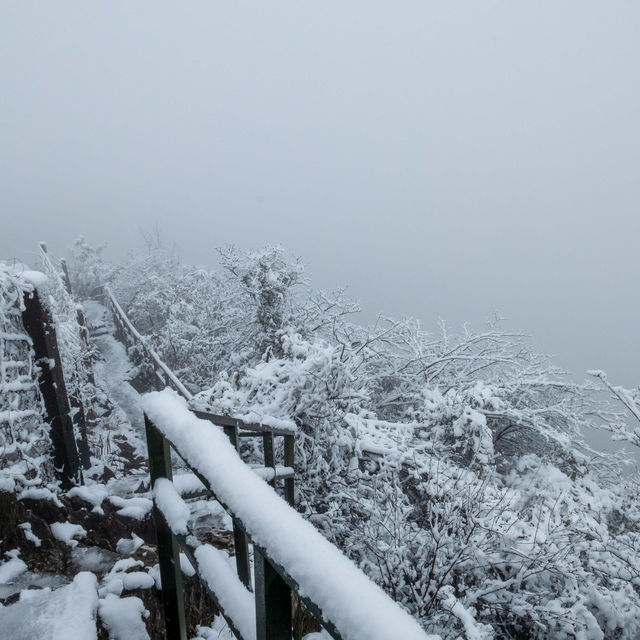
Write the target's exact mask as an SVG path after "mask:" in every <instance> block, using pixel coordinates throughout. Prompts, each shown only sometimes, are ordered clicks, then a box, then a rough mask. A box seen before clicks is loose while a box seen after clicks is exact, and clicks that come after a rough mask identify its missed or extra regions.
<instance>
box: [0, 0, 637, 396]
mask: <svg viewBox="0 0 640 640" xmlns="http://www.w3.org/2000/svg"><path fill="white" fill-rule="evenodd" d="M639 33H640V3H638V2H636V1H629V2H622V1H620V2H616V1H612V2H604V1H600V2H594V1H581V2H577V1H576V2H555V1H554V2H552V1H548V2H496V1H482V2H480V1H477V2H426V1H424V0H422V1H420V2H402V1H397V0H394V1H391V0H387V2H376V1H372V0H367V1H366V2H365V1H360V0H357V1H356V0H348V1H344V0H342V1H340V2H337V1H327V0H323V1H322V2H319V1H316V2H310V1H304V2H302V1H300V0H297V1H293V0H292V1H291V2H280V1H272V0H268V1H266V2H265V1H264V0H263V1H261V2H235V1H234V2H212V1H207V2H165V1H157V0H156V1H154V2H115V1H110V2H86V0H82V1H78V2H62V1H56V2H31V1H27V0H17V1H10V0H3V2H2V3H0V220H1V223H0V258H4V259H8V258H14V257H16V258H21V259H26V260H28V259H30V258H31V257H32V256H33V254H34V253H35V248H36V243H37V241H38V240H41V239H44V240H47V241H48V242H49V245H50V247H51V250H52V251H53V252H54V253H56V254H58V255H64V253H65V252H66V250H67V247H68V246H69V245H70V244H71V242H72V241H73V239H74V238H75V237H76V236H77V235H79V234H81V233H82V234H84V235H85V236H86V238H87V240H88V241H89V242H90V243H93V244H100V243H102V242H106V243H108V245H109V247H110V249H109V250H110V251H111V254H112V255H119V254H121V253H122V252H124V251H128V250H131V249H134V248H136V247H140V246H141V235H140V230H146V231H148V230H150V229H151V228H152V227H153V226H154V225H155V224H156V223H158V224H159V226H160V229H161V231H162V234H163V236H164V238H165V239H166V241H167V242H169V243H172V242H175V243H177V245H178V246H179V247H180V251H181V255H182V258H183V259H184V260H185V261H188V262H195V263H199V264H209V265H213V264H214V263H215V259H216V258H215V252H214V247H216V246H219V245H222V244H226V243H229V242H233V243H237V244H238V245H240V246H242V247H255V246H259V245H263V244H265V243H280V244H282V245H284V246H285V247H286V248H287V249H289V250H290V251H291V252H293V253H294V254H296V255H299V256H301V257H302V258H303V260H304V261H305V262H306V264H307V265H308V273H309V275H310V277H311V280H312V283H313V284H314V285H315V286H318V287H327V288H330V287H335V286H339V285H343V284H347V285H349V288H350V292H351V294H352V295H353V296H355V297H357V298H360V300H361V302H362V306H363V307H364V309H365V310H366V311H367V313H368V314H370V315H371V316H373V315H374V314H375V313H377V312H378V311H384V312H386V313H389V314H393V315H396V316H403V315H411V316H416V317H419V318H421V319H422V320H423V321H424V322H425V324H426V326H427V327H435V324H436V321H437V319H438V318H439V317H442V318H444V319H445V320H446V321H447V322H448V323H449V324H450V325H451V326H453V327H458V326H460V324H461V323H462V322H464V321H469V322H470V323H472V325H474V326H479V325H481V324H482V323H483V321H484V319H485V318H487V317H488V316H491V315H492V314H493V312H494V310H499V311H501V312H502V313H503V314H504V315H506V316H507V317H508V318H509V323H508V326H509V328H517V329H522V330H525V331H527V332H530V333H531V334H533V336H534V343H535V345H536V346H537V347H538V348H539V349H540V350H543V351H547V352H552V353H555V354H557V362H558V363H560V364H561V365H563V366H564V367H566V368H567V369H569V370H571V371H573V372H575V373H576V374H577V375H578V376H582V375H583V374H584V371H585V370H586V369H589V368H602V369H605V370H607V371H608V373H609V375H610V378H611V379H612V380H614V381H615V382H619V383H623V384H627V385H637V384H638V383H640V372H639V368H638V361H639V356H640V341H639V336H640V302H639V298H638V266H639V262H640V257H639V256H640V251H639V238H640V233H639V232H640V216H639V213H640V212H639V207H638V203H639V201H640V199H639V196H640V179H639V166H640V125H639V114H640V88H639V78H640V73H639V72H638V62H639V61H640V38H639V36H638V34H639Z"/></svg>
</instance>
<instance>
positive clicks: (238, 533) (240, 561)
mask: <svg viewBox="0 0 640 640" xmlns="http://www.w3.org/2000/svg"><path fill="white" fill-rule="evenodd" d="M223 429H224V432H225V434H226V436H227V438H229V441H230V442H231V444H232V445H233V446H234V447H235V449H236V451H238V453H239V452H240V444H239V442H240V441H239V438H238V426H237V425H235V426H226V427H223ZM233 547H234V549H235V553H236V569H237V571H238V578H240V581H241V582H242V584H243V585H244V586H245V587H247V589H249V591H251V569H250V567H249V541H248V540H247V536H246V534H245V532H244V531H243V530H242V528H241V527H240V525H239V524H238V523H237V522H236V520H235V519H233Z"/></svg>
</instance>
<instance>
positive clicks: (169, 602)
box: [144, 413, 187, 640]
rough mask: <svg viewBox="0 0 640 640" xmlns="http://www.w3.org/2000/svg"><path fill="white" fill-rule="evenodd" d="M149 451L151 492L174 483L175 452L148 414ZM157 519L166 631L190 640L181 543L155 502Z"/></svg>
mask: <svg viewBox="0 0 640 640" xmlns="http://www.w3.org/2000/svg"><path fill="white" fill-rule="evenodd" d="M144 425H145V430H146V433H147V448H148V450H149V475H150V477H151V488H152V489H153V486H154V485H155V482H156V480H157V479H158V478H168V479H169V480H172V479H173V473H172V471H171V451H170V449H169V443H168V442H167V439H166V438H165V437H164V436H163V435H162V434H161V433H160V432H159V431H158V429H157V428H156V426H155V425H154V424H153V423H152V422H151V420H149V418H148V416H147V414H146V413H145V414H144ZM153 517H154V520H155V523H156V537H157V546H158V561H159V563H160V581H161V583H162V608H163V612H164V624H165V628H166V633H167V635H166V640H187V628H186V624H185V617H184V596H183V591H182V574H181V573H180V553H179V551H178V543H177V542H176V539H175V536H174V535H173V533H172V532H171V529H170V528H169V526H168V525H167V523H166V521H165V519H164V516H163V515H162V513H161V512H160V509H158V507H157V506H156V502H155V500H154V501H153Z"/></svg>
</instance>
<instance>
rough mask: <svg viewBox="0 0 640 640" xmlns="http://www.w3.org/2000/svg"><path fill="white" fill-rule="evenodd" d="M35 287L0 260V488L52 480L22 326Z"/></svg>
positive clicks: (30, 352) (39, 401) (28, 343)
mask: <svg viewBox="0 0 640 640" xmlns="http://www.w3.org/2000/svg"><path fill="white" fill-rule="evenodd" d="M32 291H33V286H32V285H31V284H30V283H29V282H28V281H27V280H25V279H24V278H21V277H20V276H19V275H15V274H12V273H11V270H10V269H8V268H7V267H6V266H4V265H3V264H1V263H0V490H5V491H6V490H9V491H14V490H16V491H20V490H22V489H25V488H27V487H32V486H37V485H41V484H48V483H51V482H53V479H54V474H53V467H52V461H51V451H50V449H51V441H50V439H49V432H48V425H47V424H46V423H45V421H44V417H43V416H44V408H43V405H42V398H41V396H40V391H39V388H38V385H37V382H36V381H37V364H36V362H35V355H34V352H33V347H32V343H31V340H30V338H29V336H28V334H27V333H26V331H25V330H24V327H23V325H22V311H23V310H24V296H25V294H26V295H29V294H30V293H31V292H32Z"/></svg>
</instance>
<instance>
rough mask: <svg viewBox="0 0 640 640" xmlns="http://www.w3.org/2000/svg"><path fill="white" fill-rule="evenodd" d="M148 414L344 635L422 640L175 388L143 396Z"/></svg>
mask: <svg viewBox="0 0 640 640" xmlns="http://www.w3.org/2000/svg"><path fill="white" fill-rule="evenodd" d="M142 406H143V409H144V411H145V412H146V413H147V415H148V416H149V418H150V420H151V421H152V422H153V423H154V424H155V425H156V427H158V429H160V431H161V432H162V433H164V434H165V436H166V437H168V438H169V440H171V441H172V442H173V443H174V444H175V445H176V446H177V447H178V448H179V450H180V452H181V454H183V455H184V456H185V458H186V459H187V461H188V462H189V463H190V464H191V465H192V466H193V467H195V469H196V470H197V471H199V472H200V473H201V474H202V475H203V476H204V477H205V478H207V480H208V481H209V483H210V484H211V489H212V490H213V492H214V493H215V494H216V497H217V498H218V499H220V500H221V501H223V502H224V503H226V504H227V505H228V507H229V508H230V509H231V510H232V511H233V512H234V514H235V515H236V516H237V517H238V518H239V519H240V520H241V521H242V522H243V523H244V526H245V527H246V529H247V532H248V534H249V535H250V536H251V538H252V540H253V541H254V542H255V543H256V544H258V545H259V546H261V547H263V548H264V549H266V550H267V551H268V554H269V556H270V557H271V558H272V559H273V560H274V561H275V562H277V563H278V564H280V565H281V566H282V567H284V568H285V569H286V571H287V572H288V573H289V575H290V576H291V577H292V578H293V579H294V580H295V581H296V582H297V583H298V584H299V585H300V593H301V594H302V595H306V596H307V597H309V598H310V599H311V600H312V601H313V602H315V603H316V605H317V606H318V607H319V608H320V609H321V610H322V612H323V614H324V616H325V617H326V618H327V619H328V620H330V621H331V622H333V624H334V625H335V626H336V628H337V630H338V631H339V632H340V634H341V635H342V637H343V638H345V640H388V638H395V637H402V638H404V639H405V640H425V639H426V638H429V637H430V638H432V640H435V638H436V637H437V636H428V635H427V634H426V633H425V632H424V630H423V629H422V628H421V627H420V625H419V624H418V622H417V621H416V620H414V619H413V618H412V617H411V616H410V615H409V614H408V613H406V612H405V611H404V610H403V609H402V608H400V607H399V606H398V605H397V604H396V603H395V602H393V600H391V598H389V596H387V594H386V593H384V591H383V590H382V589H381V588H380V587H378V586H377V585H376V584H374V583H373V582H371V581H370V580H369V579H368V578H367V577H366V576H365V574H364V573H363V572H362V571H360V569H358V568H357V567H356V566H355V565H354V564H353V563H352V562H351V561H350V560H349V559H348V558H347V557H346V556H345V555H344V554H343V553H342V552H341V551H340V550H339V549H337V548H336V547H334V546H333V545H332V544H331V543H329V542H328V541H327V540H326V539H325V538H324V537H323V536H322V535H321V534H320V533H319V532H318V531H317V530H316V529H315V528H314V527H313V525H312V524H311V523H309V522H307V521H306V520H304V519H303V518H302V517H301V516H300V514H298V513H297V512H296V511H295V510H294V509H292V508H291V507H290V506H289V505H288V504H287V503H286V502H285V501H284V500H283V499H282V498H280V497H279V496H278V495H277V494H276V493H275V491H273V489H272V488H271V487H270V486H269V485H267V484H265V483H264V482H263V481H262V480H261V479H260V478H258V477H257V476H256V475H255V474H254V473H253V472H252V470H251V469H250V467H248V466H247V465H246V464H245V463H244V462H242V460H241V459H240V458H239V456H238V454H237V453H236V450H235V448H234V447H232V446H231V444H230V442H229V440H228V439H227V437H226V436H225V435H224V434H223V433H222V432H221V431H220V430H218V429H216V428H215V427H213V426H212V425H211V424H210V423H209V422H207V421H205V420H200V419H198V418H196V417H195V416H194V415H193V414H192V413H191V412H190V411H189V409H188V408H187V405H186V403H185V402H184V401H183V400H182V399H181V398H180V397H179V396H178V395H177V394H176V393H175V392H173V391H171V390H169V389H165V390H164V391H159V392H153V393H149V394H146V395H145V396H143V398H142Z"/></svg>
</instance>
